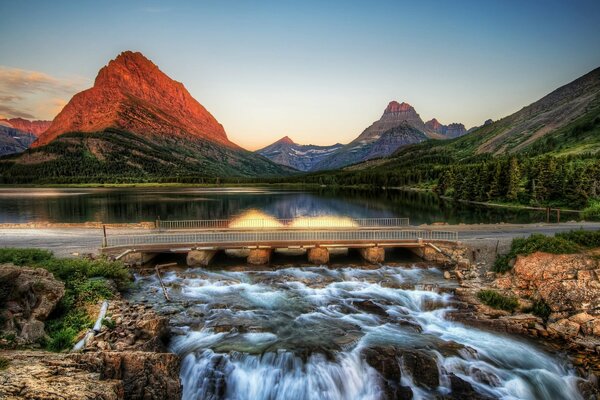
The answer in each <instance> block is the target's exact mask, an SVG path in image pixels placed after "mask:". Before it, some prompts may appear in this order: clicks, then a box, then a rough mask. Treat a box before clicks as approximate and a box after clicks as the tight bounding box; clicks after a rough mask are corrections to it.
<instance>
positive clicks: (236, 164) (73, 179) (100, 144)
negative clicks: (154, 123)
mask: <svg viewBox="0 0 600 400" xmlns="http://www.w3.org/2000/svg"><path fill="white" fill-rule="evenodd" d="M22 160H26V162H21V161H22ZM292 172H294V170H292V169H290V168H287V167H283V166H280V165H277V164H275V163H273V162H271V161H269V160H267V159H266V158H264V157H262V156H259V155H256V154H254V153H252V152H250V151H246V150H242V149H232V148H229V147H226V146H222V145H219V144H216V143H213V142H211V141H198V140H194V141H189V142H185V141H183V142H182V141H181V140H180V139H174V138H161V139H159V138H151V139H149V138H148V137H143V136H140V135H135V134H132V133H129V132H126V131H122V130H118V129H107V130H105V131H103V132H96V133H80V132H73V133H66V134H64V135H61V136H60V138H58V139H57V140H54V141H52V142H51V143H50V144H48V145H46V146H43V147H40V148H33V149H29V150H27V151H25V152H24V153H23V154H22V155H12V156H7V157H3V158H1V159H0V183H4V184H28V183H37V184H49V183H53V184H82V183H90V182H94V183H98V184H102V183H111V184H128V183H146V182H153V183H164V182H171V183H198V184H219V183H224V182H228V183H242V182H245V181H250V180H249V178H251V177H255V176H258V175H263V176H269V175H273V176H281V175H288V174H290V173H292ZM223 177H228V178H227V179H224V178H223Z"/></svg>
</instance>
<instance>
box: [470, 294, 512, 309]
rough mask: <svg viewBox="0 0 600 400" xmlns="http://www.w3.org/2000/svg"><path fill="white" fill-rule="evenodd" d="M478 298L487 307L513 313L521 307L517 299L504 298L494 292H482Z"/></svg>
mask: <svg viewBox="0 0 600 400" xmlns="http://www.w3.org/2000/svg"><path fill="white" fill-rule="evenodd" d="M477 297H478V298H479V300H481V302H482V303H483V304H485V305H488V306H490V307H492V308H495V309H498V310H505V311H510V312H513V311H515V310H516V309H517V308H518V307H519V301H518V300H517V298H516V297H512V296H504V295H502V294H500V293H498V292H496V291H494V290H481V291H479V293H477Z"/></svg>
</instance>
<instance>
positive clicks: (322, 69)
mask: <svg viewBox="0 0 600 400" xmlns="http://www.w3.org/2000/svg"><path fill="white" fill-rule="evenodd" d="M0 15H2V23H1V24H0V116H4V117H17V116H21V117H24V118H30V119H31V118H36V119H52V118H53V117H54V116H55V115H56V114H57V113H58V112H59V111H60V110H61V109H62V107H63V106H64V105H65V104H66V102H68V100H69V99H70V98H71V96H72V95H73V94H75V93H77V92H79V91H81V90H83V89H86V88H88V87H90V86H91V85H92V84H93V81H94V78H95V76H96V74H97V72H98V70H99V69H100V68H101V67H102V66H104V65H106V64H107V63H108V61H109V60H110V59H113V58H115V57H116V56H117V55H118V54H119V53H120V52H122V51H124V50H134V51H141V52H142V53H143V54H144V55H145V56H146V57H148V58H149V59H150V60H152V61H153V62H154V63H155V64H157V65H158V66H159V67H160V68H161V70H163V71H164V72H165V73H166V74H167V75H169V76H170V77H171V78H173V79H175V80H177V81H180V82H182V83H183V84H184V85H185V86H186V88H187V89H188V90H189V92H190V93H191V94H192V96H194V98H196V100H198V101H199V102H200V103H201V104H202V105H204V106H205V107H206V108H207V109H208V110H209V111H210V112H211V113H212V114H213V115H214V116H215V118H217V120H218V121H219V122H221V123H222V124H223V126H224V127H225V130H226V132H227V134H228V136H229V138H230V139H231V140H232V141H234V142H236V143H237V144H239V145H241V146H243V147H245V148H247V149H250V150H255V149H258V148H261V147H264V146H266V145H268V144H270V143H272V142H273V141H275V140H277V139H279V138H281V137H283V136H286V135H287V136H290V137H291V138H292V139H294V140H295V141H296V142H298V143H302V144H309V143H310V144H320V145H328V144H333V143H337V142H341V143H347V142H349V141H351V140H352V139H354V138H355V137H356V136H358V135H359V134H360V133H361V132H362V131H363V130H364V129H365V128H366V127H367V126H369V125H370V124H371V123H372V122H373V121H375V120H377V119H379V117H380V116H381V114H382V112H383V110H384V108H385V107H386V105H387V103H388V102H389V101H391V100H397V101H400V102H401V101H405V102H407V103H409V104H411V105H413V106H414V107H415V109H416V110H417V112H418V113H419V114H420V115H421V117H422V118H423V119H424V120H429V119H431V118H434V117H435V118H437V119H438V120H439V121H440V122H442V123H444V124H448V123H451V122H462V123H464V124H465V125H466V126H467V128H469V127H472V126H477V125H481V124H482V123H483V122H484V121H485V120H486V119H488V118H492V119H498V118H501V117H503V116H506V115H509V114H511V113H513V112H515V111H517V110H519V109H520V108H522V107H524V106H526V105H527V104H530V103H532V102H533V101H535V100H537V99H539V98H541V97H542V96H544V95H546V94H548V93H549V92H551V91H552V90H554V89H556V88H557V87H559V86H561V85H563V84H566V83H568V82H570V81H572V80H574V79H576V78H578V77H579V76H581V75H583V74H585V73H587V72H589V71H591V70H592V69H594V68H596V67H599V66H600V23H598V21H599V20H600V1H598V0H591V1H584V0H572V1H552V0H549V1H538V0H528V1H512V0H497V1H495V0H488V1H481V0H479V1H458V0H457V1H410V2H405V1H399V0H397V1H375V0H372V1H367V0H365V1H352V0H347V1H333V0H332V1H323V0H320V1H312V0H302V1H287V0H278V1H233V0H196V1H191V0H190V1H176V0H174V1H162V2H161V1H153V0H120V1H112V0H103V1H95V0H77V1H60V0H55V1H28V0H19V1H14V0H0Z"/></svg>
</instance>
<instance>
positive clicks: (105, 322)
mask: <svg viewBox="0 0 600 400" xmlns="http://www.w3.org/2000/svg"><path fill="white" fill-rule="evenodd" d="M102 325H104V326H106V327H107V328H108V329H115V327H116V326H117V323H116V322H115V321H114V320H113V319H111V318H103V319H102Z"/></svg>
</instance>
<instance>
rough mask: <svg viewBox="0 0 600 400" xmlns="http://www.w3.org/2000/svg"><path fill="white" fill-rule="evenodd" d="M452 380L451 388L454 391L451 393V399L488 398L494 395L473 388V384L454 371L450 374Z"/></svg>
mask: <svg viewBox="0 0 600 400" xmlns="http://www.w3.org/2000/svg"><path fill="white" fill-rule="evenodd" d="M448 379H449V380H450V389H451V390H452V392H451V393H450V395H449V398H451V399H461V400H462V399H469V400H488V399H492V397H488V396H485V395H483V394H480V393H478V392H477V391H476V390H475V389H473V385H471V384H470V383H469V382H467V381H465V380H464V379H461V378H459V377H458V376H456V375H455V374H453V373H450V374H448Z"/></svg>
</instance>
